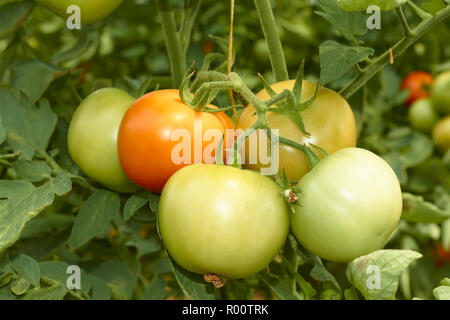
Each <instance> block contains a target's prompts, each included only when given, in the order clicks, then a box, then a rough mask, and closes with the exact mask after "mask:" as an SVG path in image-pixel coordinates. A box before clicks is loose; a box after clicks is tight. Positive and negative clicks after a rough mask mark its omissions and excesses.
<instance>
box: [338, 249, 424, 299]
mask: <svg viewBox="0 0 450 320" xmlns="http://www.w3.org/2000/svg"><path fill="white" fill-rule="evenodd" d="M421 257H422V255H421V254H420V253H418V252H415V251H411V250H378V251H374V252H372V253H371V254H369V255H366V256H362V257H359V258H357V259H355V260H353V261H352V262H350V263H349V265H348V266H347V271H346V275H347V279H348V281H349V282H350V283H351V284H352V285H353V286H355V287H356V288H357V289H358V290H359V291H360V292H361V294H362V295H363V296H364V298H366V299H367V300H395V294H396V292H397V289H398V282H399V279H400V275H401V274H402V273H403V272H404V271H405V270H406V269H407V268H408V266H409V265H410V264H411V263H412V262H413V261H414V260H417V259H419V258H421Z"/></svg>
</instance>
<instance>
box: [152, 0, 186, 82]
mask: <svg viewBox="0 0 450 320" xmlns="http://www.w3.org/2000/svg"><path fill="white" fill-rule="evenodd" d="M156 6H157V8H158V12H159V17H160V20H161V26H162V29H163V32H164V38H165V41H166V48H167V53H168V55H169V62H170V70H171V72H172V82H173V86H174V87H175V88H178V87H179V86H180V84H181V82H182V81H183V77H184V73H185V71H186V57H185V54H184V50H183V47H182V44H181V39H180V34H179V33H178V31H177V24H176V21H175V16H174V14H173V12H172V10H171V8H170V2H169V1H165V0H156Z"/></svg>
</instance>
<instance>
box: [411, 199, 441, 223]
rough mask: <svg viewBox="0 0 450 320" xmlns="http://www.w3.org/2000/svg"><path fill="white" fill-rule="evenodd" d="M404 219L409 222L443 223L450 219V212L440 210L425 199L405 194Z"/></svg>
mask: <svg viewBox="0 0 450 320" xmlns="http://www.w3.org/2000/svg"><path fill="white" fill-rule="evenodd" d="M402 219H403V220H406V221H409V222H422V223H441V222H444V221H445V220H447V219H450V211H444V210H441V209H439V208H438V207H437V206H435V205H434V204H433V203H430V202H426V201H424V200H423V197H421V196H416V195H413V194H410V193H403V213H402Z"/></svg>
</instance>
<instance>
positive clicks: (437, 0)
mask: <svg viewBox="0 0 450 320" xmlns="http://www.w3.org/2000/svg"><path fill="white" fill-rule="evenodd" d="M444 8H445V4H444V2H443V1H442V0H427V1H425V2H424V3H423V4H422V9H423V10H425V11H427V12H429V13H431V14H433V15H435V14H436V12H438V11H439V10H441V9H444Z"/></svg>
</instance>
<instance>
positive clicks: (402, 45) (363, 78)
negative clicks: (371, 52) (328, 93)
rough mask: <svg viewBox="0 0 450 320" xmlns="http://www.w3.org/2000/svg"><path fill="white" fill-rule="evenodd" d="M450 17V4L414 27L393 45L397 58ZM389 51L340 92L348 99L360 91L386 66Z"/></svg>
mask: <svg viewBox="0 0 450 320" xmlns="http://www.w3.org/2000/svg"><path fill="white" fill-rule="evenodd" d="M448 17H450V6H447V7H446V8H444V9H442V10H440V11H438V12H437V13H436V15H435V16H434V17H432V18H428V19H425V20H424V21H422V22H421V23H420V24H419V25H418V26H417V27H416V28H414V29H412V30H411V32H412V35H411V36H410V37H407V36H404V37H403V38H402V39H400V40H399V41H398V42H397V43H396V44H395V45H394V46H393V47H392V52H393V57H394V58H396V57H398V56H400V55H401V54H402V53H403V52H405V50H406V49H408V48H409V47H410V46H411V45H412V44H414V43H415V42H416V41H417V40H419V39H420V38H421V37H422V36H423V35H424V34H426V33H427V32H428V31H430V30H431V29H432V28H433V27H434V26H436V25H437V24H439V23H441V22H442V21H444V20H446V19H447V18H448ZM389 51H390V50H387V51H386V52H384V53H383V54H381V55H380V56H379V57H378V58H376V59H375V60H373V61H372V63H369V64H368V65H367V66H366V67H365V68H364V69H362V70H361V71H362V72H361V73H360V74H358V75H357V76H356V77H355V78H354V79H353V80H352V81H351V82H350V83H349V84H348V85H347V86H346V87H345V88H343V89H342V90H341V91H340V92H339V93H340V94H341V95H342V96H343V97H344V98H345V99H348V98H349V97H351V96H352V95H353V94H354V93H355V92H356V91H358V90H359V89H360V88H361V87H362V86H364V85H365V84H366V83H367V81H369V80H370V79H372V77H373V76H374V75H375V74H377V73H378V72H379V71H380V70H381V69H383V68H384V66H385V65H386V64H387V63H389Z"/></svg>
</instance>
